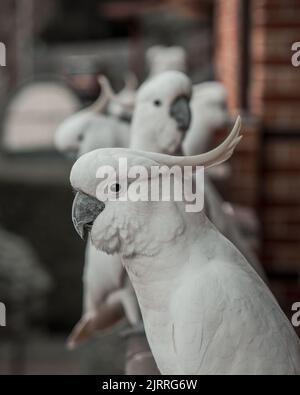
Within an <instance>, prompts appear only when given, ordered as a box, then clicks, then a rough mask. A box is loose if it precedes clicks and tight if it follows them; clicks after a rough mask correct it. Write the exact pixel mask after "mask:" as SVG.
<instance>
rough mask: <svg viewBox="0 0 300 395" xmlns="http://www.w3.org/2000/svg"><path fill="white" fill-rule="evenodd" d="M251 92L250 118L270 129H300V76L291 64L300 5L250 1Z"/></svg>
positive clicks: (290, 0)
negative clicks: (261, 120)
mask: <svg viewBox="0 0 300 395" xmlns="http://www.w3.org/2000/svg"><path fill="white" fill-rule="evenodd" d="M251 14H252V34H251V65H252V72H251V80H252V84H251V90H250V103H251V110H252V112H253V114H256V115H259V116H261V117H262V119H263V121H264V124H265V126H266V127H269V128H272V129H282V128H288V129H292V130H295V131H298V130H299V129H300V111H299V108H300V90H299V87H300V72H299V69H297V68H295V67H293V66H292V64H291V57H292V51H291V48H292V44H293V43H294V42H297V41H300V2H299V1H295V0H285V1H279V0H252V1H251Z"/></svg>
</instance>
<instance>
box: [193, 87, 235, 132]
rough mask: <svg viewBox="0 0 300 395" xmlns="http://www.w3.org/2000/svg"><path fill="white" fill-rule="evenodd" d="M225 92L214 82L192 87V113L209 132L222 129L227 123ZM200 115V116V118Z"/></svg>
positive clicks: (223, 88)
mask: <svg viewBox="0 0 300 395" xmlns="http://www.w3.org/2000/svg"><path fill="white" fill-rule="evenodd" d="M226 99H227V95H226V90H225V87H224V85H223V84H221V83H220V82H216V81H209V82H203V83H201V84H198V85H195V86H194V87H193V100H192V103H193V104H192V106H193V111H195V112H196V113H199V118H200V119H201V122H202V123H203V124H204V125H205V127H208V128H209V129H210V130H215V129H218V128H221V127H224V126H225V125H226V124H227V122H228V121H229V114H228V110H227V106H226ZM200 115H201V116H200Z"/></svg>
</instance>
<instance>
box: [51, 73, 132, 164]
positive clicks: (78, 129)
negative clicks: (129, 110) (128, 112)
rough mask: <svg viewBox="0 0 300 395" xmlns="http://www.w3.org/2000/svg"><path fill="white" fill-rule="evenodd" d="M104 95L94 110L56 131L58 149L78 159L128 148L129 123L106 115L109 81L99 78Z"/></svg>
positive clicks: (93, 106)
mask: <svg viewBox="0 0 300 395" xmlns="http://www.w3.org/2000/svg"><path fill="white" fill-rule="evenodd" d="M99 84H100V85H101V87H102V90H103V92H102V91H101V94H100V96H99V98H98V99H97V100H96V101H95V103H93V104H92V105H91V106H89V107H87V108H85V109H83V110H81V111H79V112H77V113H76V114H73V115H71V116H70V117H68V118H67V119H66V120H65V121H64V122H63V123H62V124H61V125H60V126H59V127H58V129H57V131H56V133H55V136H54V144H55V147H56V148H57V149H58V150H59V151H61V152H63V153H64V154H68V155H69V156H72V157H74V158H76V157H77V156H78V155H80V154H82V153H85V152H89V151H90V150H92V149H93V147H96V148H100V147H102V148H105V147H128V144H129V125H128V123H127V122H123V121H122V120H119V119H116V118H115V117H112V116H109V115H107V114H105V112H106V110H107V106H108V104H109V101H110V100H109V96H108V95H107V88H106V79H105V78H102V77H99Z"/></svg>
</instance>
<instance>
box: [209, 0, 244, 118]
mask: <svg viewBox="0 0 300 395" xmlns="http://www.w3.org/2000/svg"><path fill="white" fill-rule="evenodd" d="M239 1H240V0H229V1H228V0H217V1H216V7H215V40H216V45H215V51H214V53H215V74H216V78H217V79H218V80H219V81H222V82H223V83H224V84H225V86H226V87H227V89H228V106H229V108H230V109H231V110H235V109H236V108H237V107H238V95H239V78H237V77H238V74H239V57H238V53H239V51H238V47H239V42H238V40H239V34H238V30H239V27H238V18H239V15H238V13H239Z"/></svg>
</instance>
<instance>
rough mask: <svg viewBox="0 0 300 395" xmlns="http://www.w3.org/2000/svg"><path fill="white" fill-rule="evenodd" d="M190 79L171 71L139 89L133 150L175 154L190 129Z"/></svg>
mask: <svg viewBox="0 0 300 395" xmlns="http://www.w3.org/2000/svg"><path fill="white" fill-rule="evenodd" d="M191 93H192V87H191V82H190V80H189V78H188V77H187V76H186V75H185V74H183V73H181V72H178V71H167V72H164V73H161V74H159V75H157V76H156V77H153V78H152V79H150V80H148V81H146V82H145V83H144V84H143V85H142V86H141V87H140V89H139V91H138V94H137V97H136V101H135V109H134V114H133V120H132V129H131V148H133V149H141V150H145V151H152V152H162V153H168V154H174V153H175V152H176V151H177V150H178V149H179V148H180V146H181V142H182V140H183V138H184V135H185V132H186V131H187V129H188V128H189V126H190V122H191V111H190V107H189V101H190V98H191Z"/></svg>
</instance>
